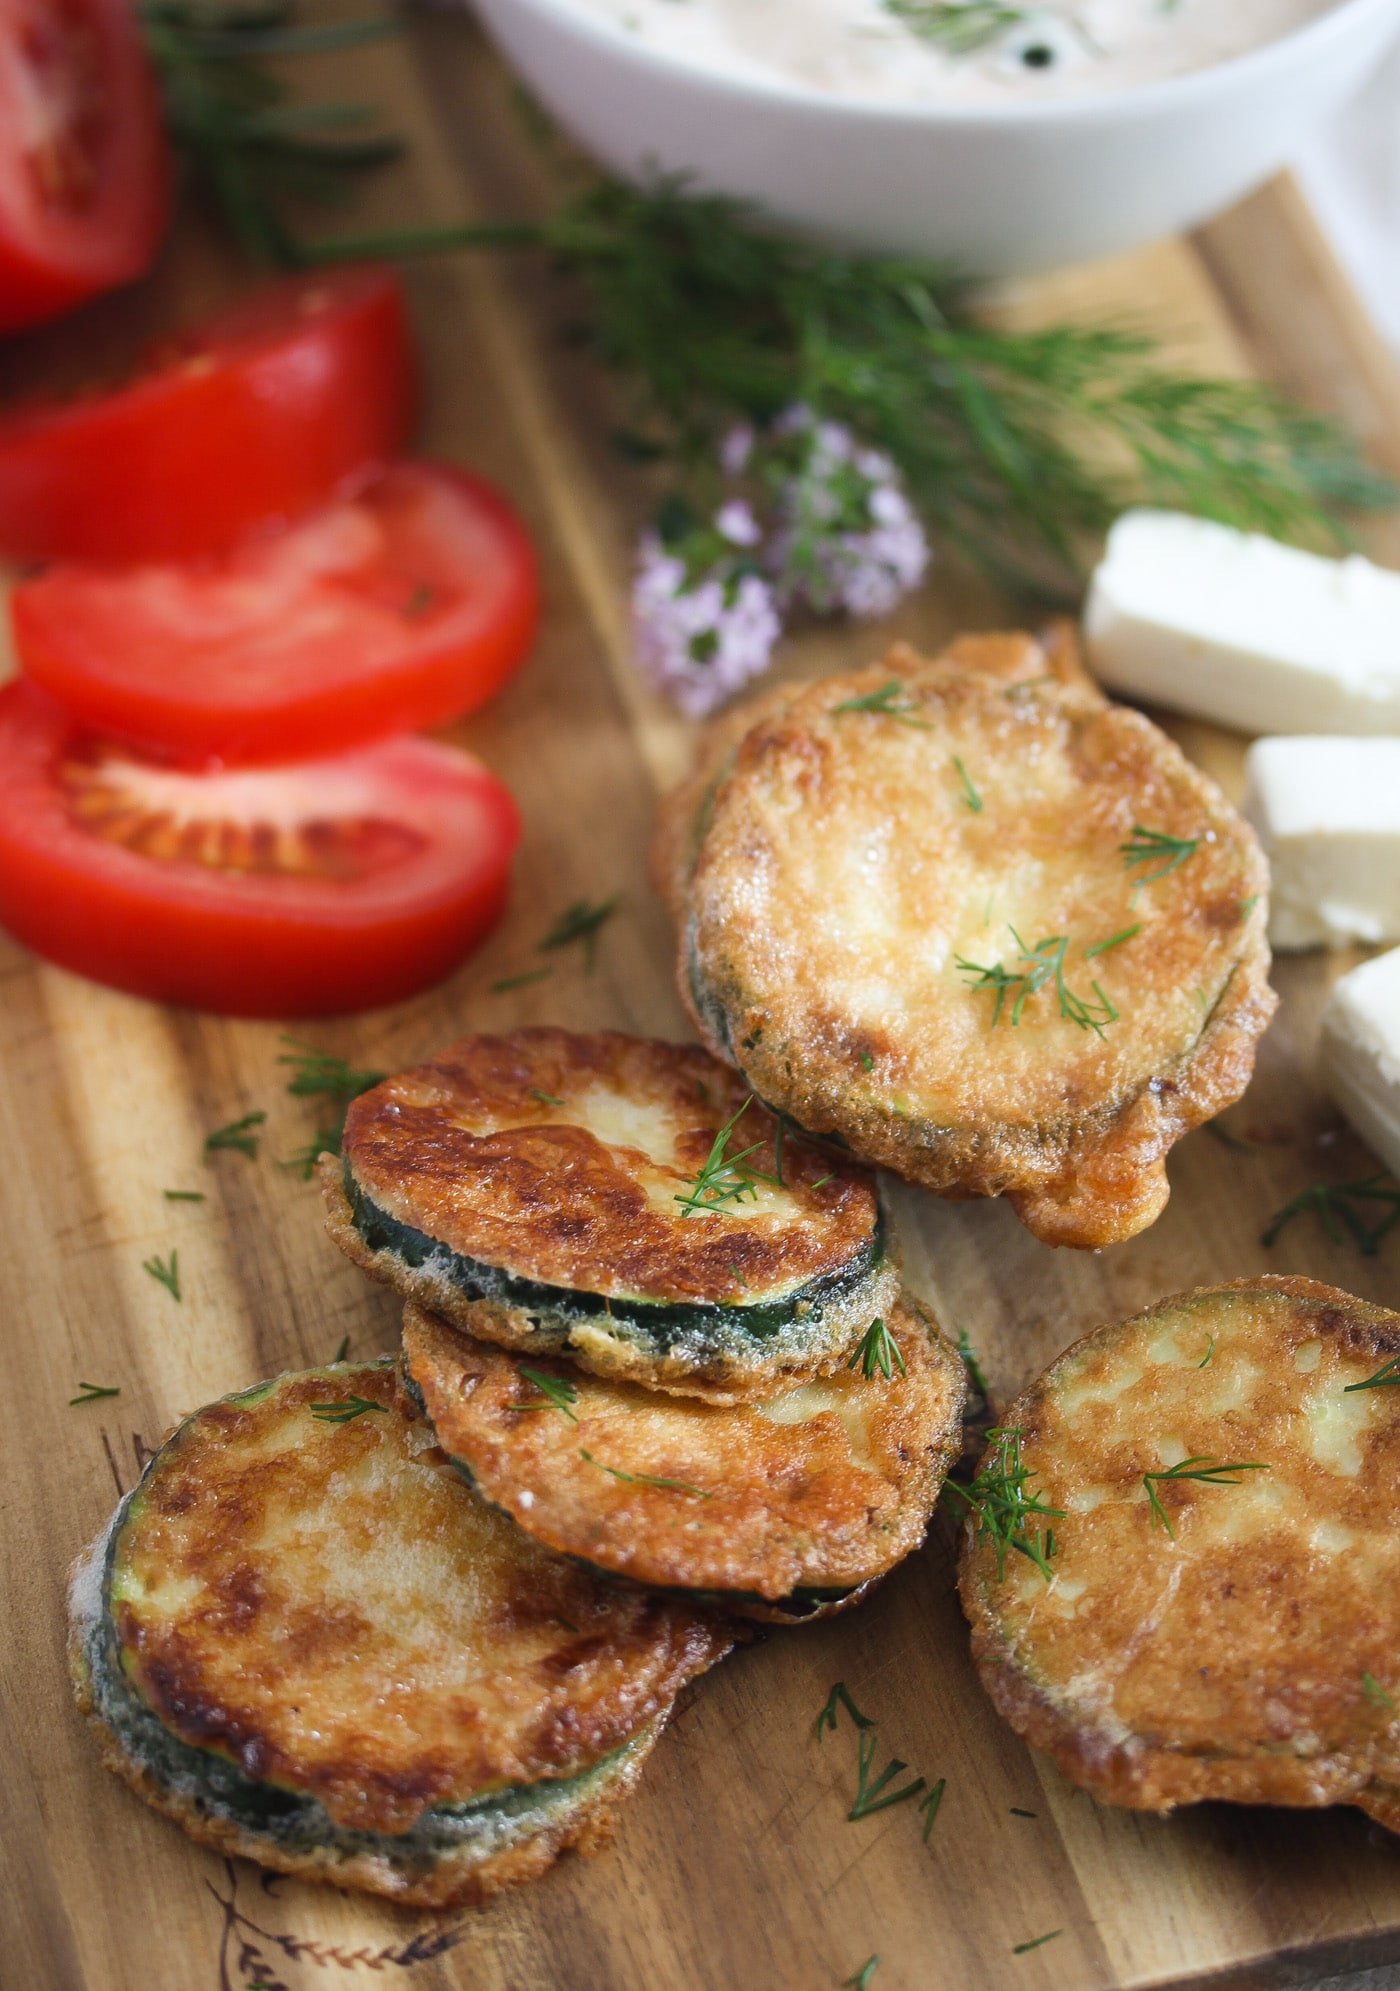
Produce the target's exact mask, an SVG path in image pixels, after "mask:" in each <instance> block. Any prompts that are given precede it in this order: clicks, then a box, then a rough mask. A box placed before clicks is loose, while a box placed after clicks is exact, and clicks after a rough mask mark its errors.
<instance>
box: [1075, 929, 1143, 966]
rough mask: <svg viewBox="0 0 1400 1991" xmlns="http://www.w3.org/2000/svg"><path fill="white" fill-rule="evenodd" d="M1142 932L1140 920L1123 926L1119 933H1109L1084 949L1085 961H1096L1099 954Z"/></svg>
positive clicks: (1119, 945) (1134, 938) (1132, 938)
mask: <svg viewBox="0 0 1400 1991" xmlns="http://www.w3.org/2000/svg"><path fill="white" fill-rule="evenodd" d="M1141 932H1142V921H1141V920H1139V921H1138V923H1137V925H1136V926H1125V927H1124V928H1123V931H1122V932H1121V933H1114V934H1110V935H1109V937H1108V939H1107V940H1097V941H1095V943H1094V945H1093V946H1092V947H1086V948H1085V949H1084V959H1085V960H1086V961H1096V960H1097V959H1098V957H1099V955H1100V954H1107V953H1109V952H1110V951H1111V950H1112V949H1113V948H1115V947H1121V946H1122V945H1123V943H1124V941H1126V940H1136V939H1137V937H1138V935H1139V934H1140V933H1141Z"/></svg>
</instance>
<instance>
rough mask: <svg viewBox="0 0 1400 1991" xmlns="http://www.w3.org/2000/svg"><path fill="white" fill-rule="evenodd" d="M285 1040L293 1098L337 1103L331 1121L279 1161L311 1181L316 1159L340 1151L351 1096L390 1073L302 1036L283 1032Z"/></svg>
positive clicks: (284, 1061)
mask: <svg viewBox="0 0 1400 1991" xmlns="http://www.w3.org/2000/svg"><path fill="white" fill-rule="evenodd" d="M282 1042H283V1043H284V1044H286V1045H289V1046H290V1049H288V1050H286V1051H283V1052H280V1053H279V1055H278V1059H277V1062H278V1064H279V1065H289V1066H290V1067H291V1071H292V1075H291V1077H290V1078H289V1079H288V1081H287V1091H288V1092H289V1093H290V1094H291V1096H292V1097H293V1098H294V1099H329V1100H331V1101H332V1102H333V1104H334V1105H335V1107H336V1109H337V1110H336V1115H335V1118H334V1120H333V1121H331V1122H330V1124H329V1125H326V1126H321V1127H318V1128H317V1129H316V1132H315V1133H314V1134H313V1136H312V1137H311V1139H310V1140H309V1141H308V1142H307V1144H306V1146H305V1147H303V1148H298V1149H297V1151H296V1153H295V1154H291V1155H288V1157H287V1159H286V1160H285V1161H283V1162H280V1163H279V1164H278V1166H279V1167H281V1168H289V1169H293V1170H295V1171H296V1173H297V1174H299V1175H300V1176H301V1179H302V1181H303V1182H309V1181H310V1180H311V1177H312V1175H313V1174H314V1173H315V1169H316V1163H317V1162H318V1161H319V1160H320V1158H321V1156H322V1155H323V1154H331V1155H338V1154H339V1153H340V1147H341V1142H342V1141H343V1140H344V1138H345V1115H346V1113H347V1112H348V1111H349V1108H350V1102H351V1100H352V1099H357V1098H358V1097H359V1095H360V1094H361V1093H362V1092H368V1091H369V1090H370V1088H371V1086H376V1085H379V1084H381V1083H382V1082H383V1080H384V1079H385V1078H386V1077H387V1076H388V1074H387V1073H386V1072H380V1071H369V1070H360V1069H357V1068H356V1067H355V1066H354V1065H349V1064H347V1063H346V1062H345V1060H344V1058H337V1057H333V1056H332V1055H331V1053H330V1052H329V1051H322V1050H318V1049H317V1047H316V1045H314V1044H308V1043H306V1042H305V1041H304V1040H303V1039H302V1038H300V1037H288V1036H286V1035H284V1036H283V1038H282Z"/></svg>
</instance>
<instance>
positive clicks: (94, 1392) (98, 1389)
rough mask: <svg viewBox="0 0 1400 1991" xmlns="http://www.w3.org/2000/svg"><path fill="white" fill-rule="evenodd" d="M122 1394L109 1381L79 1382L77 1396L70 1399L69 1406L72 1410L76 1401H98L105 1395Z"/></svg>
mask: <svg viewBox="0 0 1400 1991" xmlns="http://www.w3.org/2000/svg"><path fill="white" fill-rule="evenodd" d="M120 1395H121V1391H120V1390H119V1389H113V1388H112V1387H111V1386H110V1385H108V1384H107V1383H79V1384H78V1394H77V1396H70V1397H69V1399H68V1408H69V1409H70V1410H71V1409H72V1408H73V1405H74V1404H75V1403H98V1402H100V1401H101V1399H102V1398H103V1397H104V1396H120Z"/></svg>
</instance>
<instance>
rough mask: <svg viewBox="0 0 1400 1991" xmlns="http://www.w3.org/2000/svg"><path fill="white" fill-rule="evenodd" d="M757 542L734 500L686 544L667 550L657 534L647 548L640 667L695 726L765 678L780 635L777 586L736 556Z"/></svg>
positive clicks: (638, 617)
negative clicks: (738, 549)
mask: <svg viewBox="0 0 1400 1991" xmlns="http://www.w3.org/2000/svg"><path fill="white" fill-rule="evenodd" d="M726 514H730V516H728V517H726ZM741 514H742V516H740V515H741ZM750 528H752V536H750ZM758 536H759V532H758V524H757V521H756V520H755V519H754V517H753V514H752V512H751V511H750V510H749V508H748V506H747V505H744V504H740V503H738V502H737V501H736V502H735V503H734V504H731V505H726V506H724V507H723V508H722V510H721V512H720V513H719V514H718V515H717V516H716V518H715V521H714V525H713V528H712V529H711V530H710V531H708V532H707V531H705V529H704V528H697V530H696V531H695V532H694V533H692V534H691V535H689V538H688V541H682V542H681V543H680V544H678V545H667V544H666V543H664V542H663V540H662V538H661V536H660V534H658V533H655V532H650V533H648V534H647V535H646V536H645V538H644V539H643V541H642V545H641V552H640V558H639V561H638V566H637V573H636V578H635V580H634V582H633V586H632V629H633V638H634V641H635V644H636V652H637V661H638V663H639V664H640V665H641V667H642V669H643V671H645V673H646V675H647V676H648V677H649V678H650V679H651V681H652V683H653V684H654V685H655V686H656V687H657V689H658V690H660V691H664V692H667V693H668V694H669V695H670V697H671V698H673V699H674V700H675V702H676V704H677V705H679V706H680V708H681V710H682V711H683V712H685V713H687V714H689V716H690V717H691V718H692V719H700V718H703V717H704V716H705V715H706V714H707V713H709V712H713V711H714V710H715V709H716V707H717V706H720V705H722V704H723V703H724V701H725V700H726V699H727V698H729V697H730V696H732V694H733V693H734V692H736V691H738V690H739V689H740V687H741V686H742V685H745V684H747V683H748V681H749V679H750V678H755V677H758V676H760V675H761V674H762V673H763V672H764V671H766V670H767V668H768V665H769V662H770V660H771V657H772V654H773V645H774V644H775V643H776V642H777V640H778V637H779V636H780V635H781V633H782V623H781V621H780V620H779V617H778V611H777V607H776V605H775V603H774V600H773V590H772V587H771V585H770V584H769V582H768V581H767V580H765V579H764V577H763V576H762V575H761V574H758V573H755V572H754V571H753V570H752V568H751V566H750V565H749V563H748V562H747V561H744V560H741V559H738V558H736V557H734V555H733V554H732V553H731V552H730V549H731V548H733V547H743V546H746V545H749V544H751V543H753V540H755V539H757V537H758Z"/></svg>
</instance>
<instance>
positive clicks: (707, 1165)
mask: <svg viewBox="0 0 1400 1991" xmlns="http://www.w3.org/2000/svg"><path fill="white" fill-rule="evenodd" d="M753 1100H754V1096H753V1094H752V1093H750V1094H749V1096H748V1098H747V1099H746V1100H745V1101H744V1103H743V1105H742V1106H741V1107H740V1108H739V1110H738V1112H737V1113H733V1114H731V1115H730V1117H729V1119H727V1120H726V1121H725V1123H724V1125H723V1126H722V1127H721V1128H720V1130H719V1132H718V1133H717V1134H716V1135H715V1138H714V1141H713V1142H712V1144H711V1147H710V1152H709V1154H708V1155H707V1156H706V1158H705V1162H704V1165H703V1166H702V1167H701V1169H700V1172H699V1174H698V1175H696V1176H695V1177H694V1178H693V1180H692V1181H691V1184H690V1187H689V1188H688V1189H687V1190H686V1191H685V1193H684V1195H681V1196H676V1197H675V1198H674V1199H673V1200H674V1201H675V1202H677V1203H679V1204H680V1206H681V1208H682V1210H683V1211H684V1212H685V1214H686V1216H688V1217H693V1216H695V1215H697V1214H699V1213H703V1212H705V1211H707V1210H718V1209H722V1208H723V1207H724V1205H725V1204H726V1203H740V1202H742V1201H743V1200H744V1198H745V1197H750V1198H753V1197H756V1196H757V1195H758V1185H759V1183H760V1182H772V1181H774V1180H775V1178H774V1177H773V1176H771V1175H765V1174H763V1173H762V1171H761V1170H759V1169H756V1168H750V1167H748V1166H746V1164H747V1162H748V1158H749V1156H750V1155H752V1154H757V1153H758V1151H759V1149H760V1148H761V1147H762V1146H763V1143H762V1141H753V1142H751V1143H750V1145H749V1146H748V1147H746V1148H741V1149H740V1151H739V1152H738V1154H731V1153H730V1152H729V1143H730V1140H731V1139H732V1138H733V1134H734V1129H735V1128H736V1127H737V1126H738V1124H739V1122H740V1121H741V1120H742V1119H743V1117H744V1115H745V1114H746V1113H747V1112H748V1110H749V1108H750V1107H751V1106H752V1105H753Z"/></svg>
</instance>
